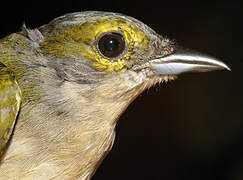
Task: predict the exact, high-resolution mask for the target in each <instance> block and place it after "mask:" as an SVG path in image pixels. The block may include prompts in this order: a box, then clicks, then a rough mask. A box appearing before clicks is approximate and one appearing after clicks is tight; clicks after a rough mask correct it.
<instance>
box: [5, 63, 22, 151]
mask: <svg viewBox="0 0 243 180" xmlns="http://www.w3.org/2000/svg"><path fill="white" fill-rule="evenodd" d="M20 103H21V91H20V89H19V86H18V84H17V82H16V80H15V77H14V75H13V73H12V72H11V71H10V70H9V69H8V68H7V67H6V66H5V65H4V64H2V63H0V154H2V153H3V152H4V149H5V147H6V145H7V143H8V141H9V139H10V137H11V134H12V132H13V129H14V124H15V121H16V119H17V115H18V112H19V109H20Z"/></svg>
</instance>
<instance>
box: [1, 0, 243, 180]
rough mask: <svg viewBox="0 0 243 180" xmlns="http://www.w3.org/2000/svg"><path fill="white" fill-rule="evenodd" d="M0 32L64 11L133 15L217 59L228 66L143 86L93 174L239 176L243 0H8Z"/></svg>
mask: <svg viewBox="0 0 243 180" xmlns="http://www.w3.org/2000/svg"><path fill="white" fill-rule="evenodd" d="M4 3H6V4H3V2H2V5H1V11H0V22H1V24H0V37H4V36H5V35H7V34H9V33H12V32H16V31H19V30H20V26H21V24H22V23H23V22H25V23H26V25H27V27H31V28H34V27H38V26H40V25H43V24H46V23H48V22H49V21H50V20H52V19H53V18H55V17H57V16H60V15H62V14H64V13H69V12H75V11H84V10H102V11H113V12H120V13H124V14H127V15H129V16H133V17H135V18H137V19H139V20H141V21H143V22H144V23H145V24H147V25H149V26H150V27H152V28H153V29H154V30H155V31H157V32H158V33H160V34H162V35H166V36H168V37H170V38H172V39H175V40H176V41H177V42H178V43H179V44H181V45H182V46H185V47H188V48H191V49H195V50H198V51H201V52H204V53H208V54H211V55H213V56H215V57H218V58H220V59H222V60H223V61H224V62H225V63H226V64H228V65H229V66H230V67H231V69H232V71H231V72H228V71H217V72H210V73H198V74H185V75H181V76H180V77H179V79H178V80H177V81H173V82H169V83H168V84H162V85H160V86H159V85H158V86H155V87H153V88H151V89H150V90H148V91H145V92H144V93H143V94H142V95H141V96H139V97H138V98H137V99H136V100H135V101H134V102H133V103H132V104H131V105H130V106H129V107H128V109H127V111H126V112H125V113H124V114H123V115H122V116H121V118H120V120H119V122H118V125H117V137H116V141H115V144H114V147H113V149H112V151H111V152H110V154H109V155H108V156H107V158H106V159H105V160H104V162H103V163H102V165H101V166H100V168H99V169H98V171H97V173H96V174H95V176H94V177H93V179H94V180H103V179H116V180H119V179H163V180H167V179H168V180H184V179H185V180H188V179H197V180H201V179H202V180H204V179H210V180H211V179H212V180H217V179H220V180H241V179H243V125H242V124H243V95H242V93H243V87H242V75H243V73H242V68H243V41H242V40H243V38H242V32H243V31H242V30H243V28H242V24H243V23H242V19H243V5H242V4H240V3H234V2H231V3H224V2H216V1H212V2H210V3H206V2H204V3H202V2H197V1H158V2H156V1H128V0H126V1H125V0H124V1H113V2H111V1H110V2H108V1H107V2H106V1H102V0H100V1H93V0H89V1H88V0H87V1H84V0H79V1H74V0H64V1H51V0H50V1H31V2H27V1H17V2H14V1H9V2H4Z"/></svg>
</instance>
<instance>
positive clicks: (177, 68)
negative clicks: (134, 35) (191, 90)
mask: <svg viewBox="0 0 243 180" xmlns="http://www.w3.org/2000/svg"><path fill="white" fill-rule="evenodd" d="M149 64H150V66H151V68H152V69H153V70H154V72H155V73H156V74H164V75H168V74H174V75H176V74H181V73H185V72H206V71H213V70H221V69H227V70H229V71H230V68H229V67H228V66H227V65H226V64H224V63H223V62H221V61H219V60H217V59H215V58H213V57H210V56H208V55H204V54H201V53H198V52H195V51H192V50H188V49H182V48H180V47H176V49H175V52H174V53H172V54H170V55H168V56H165V57H161V58H157V59H153V60H150V61H149Z"/></svg>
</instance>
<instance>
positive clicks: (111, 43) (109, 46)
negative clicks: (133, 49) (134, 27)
mask: <svg viewBox="0 0 243 180" xmlns="http://www.w3.org/2000/svg"><path fill="white" fill-rule="evenodd" d="M118 47H119V42H118V41H117V39H115V38H112V37H111V38H107V39H106V40H105V41H104V49H105V50H106V51H116V50H117V49H118Z"/></svg>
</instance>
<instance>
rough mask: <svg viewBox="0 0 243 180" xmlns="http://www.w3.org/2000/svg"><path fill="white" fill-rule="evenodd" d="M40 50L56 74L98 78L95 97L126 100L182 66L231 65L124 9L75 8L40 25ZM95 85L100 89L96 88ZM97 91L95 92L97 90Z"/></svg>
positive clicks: (79, 78)
mask: <svg viewBox="0 0 243 180" xmlns="http://www.w3.org/2000/svg"><path fill="white" fill-rule="evenodd" d="M39 30H40V32H41V33H42V35H43V36H44V40H43V41H42V42H41V43H40V47H41V50H42V52H44V53H45V54H46V55H48V56H50V57H55V60H53V61H50V64H51V66H53V67H54V69H56V70H57V73H58V74H59V76H60V77H62V78H63V79H65V80H67V81H74V82H76V83H80V84H93V85H94V84H96V86H95V87H97V88H96V91H95V93H93V94H92V96H93V97H96V96H98V94H100V95H101V94H102V98H105V99H109V101H110V100H111V99H112V101H119V99H122V100H123V101H124V102H126V103H127V104H129V102H131V101H132V100H133V99H134V98H135V97H136V96H137V95H138V94H140V93H141V92H142V91H143V90H144V89H146V88H148V87H150V86H152V85H154V84H156V83H158V82H164V81H168V80H170V79H174V78H175V77H176V76H177V75H178V74H181V73H184V72H203V71H204V72H205V71H211V70H218V69H229V68H228V67H227V66H226V65H225V64H224V63H222V62H221V61H219V60H217V59H215V58H213V57H210V56H207V55H203V54H200V53H197V52H195V51H191V50H187V49H183V48H181V47H179V46H177V45H176V44H175V43H174V42H173V41H171V40H170V39H168V38H166V37H163V36H161V35H159V34H157V33H156V32H155V31H153V30H152V29H151V28H149V27H148V26H146V25H145V24H143V23H142V22H140V21H138V20H136V19H134V18H132V17H128V16H125V15H122V14H117V13H109V12H93V11H88V12H81V13H80V12H79V13H72V14H67V15H64V16H61V17H59V18H56V19H54V20H53V21H51V22H50V23H49V24H47V25H44V26H42V27H40V28H39ZM98 89H99V90H98ZM98 92H99V93H98Z"/></svg>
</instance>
